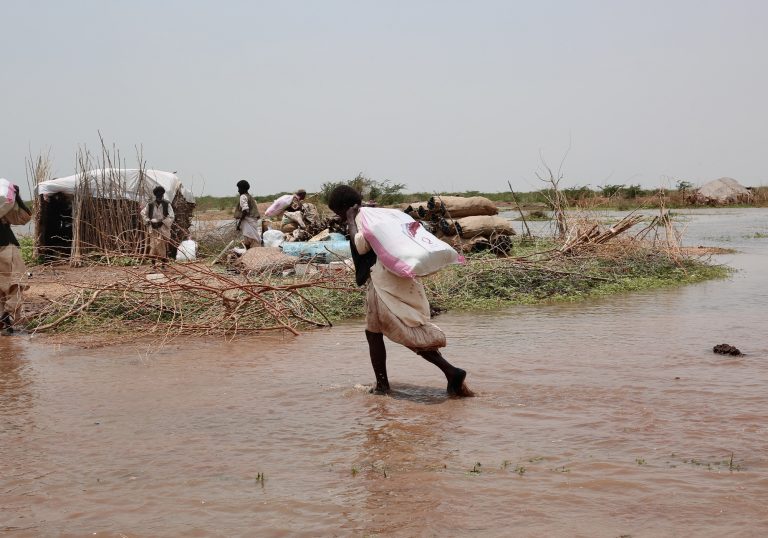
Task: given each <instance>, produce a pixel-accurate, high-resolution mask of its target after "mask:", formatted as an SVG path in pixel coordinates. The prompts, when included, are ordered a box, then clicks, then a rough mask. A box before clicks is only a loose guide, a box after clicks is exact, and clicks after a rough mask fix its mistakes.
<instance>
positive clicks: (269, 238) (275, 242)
mask: <svg viewBox="0 0 768 538" xmlns="http://www.w3.org/2000/svg"><path fill="white" fill-rule="evenodd" d="M261 237H262V240H263V241H264V246H265V247H273V248H274V247H279V246H280V245H282V244H283V241H285V234H284V233H283V232H281V231H280V230H267V231H266V232H264V234H263V235H262V236H261Z"/></svg>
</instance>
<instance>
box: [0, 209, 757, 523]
mask: <svg viewBox="0 0 768 538" xmlns="http://www.w3.org/2000/svg"><path fill="white" fill-rule="evenodd" d="M681 213H685V215H686V216H685V218H686V224H687V226H688V229H687V235H686V236H687V240H686V244H689V245H698V244H709V245H721V246H726V247H731V248H736V249H738V250H739V251H740V252H739V253H737V254H733V255H727V256H722V257H720V258H719V261H722V262H724V263H728V264H730V265H732V266H734V267H736V268H737V269H739V272H738V273H736V274H735V275H734V277H733V278H732V279H730V280H727V281H714V282H706V283H702V284H698V285H693V286H688V287H685V288H680V289H668V290H658V291H652V292H643V293H638V294H633V295H623V296H614V297H610V298H606V299H600V300H594V301H588V302H581V303H576V304H552V305H542V306H526V307H516V308H510V309H507V310H504V311H500V312H491V313H447V314H444V315H442V316H440V317H439V318H437V319H436V322H437V323H438V324H439V325H440V326H441V327H442V328H443V329H444V330H445V331H446V333H447V335H448V347H447V349H446V352H445V354H446V357H448V358H449V359H450V360H452V361H454V362H455V363H456V364H458V365H460V366H462V367H464V368H466V369H467V370H468V371H469V377H468V383H469V385H470V386H471V387H472V388H473V389H474V390H476V391H477V392H478V396H477V397H476V398H471V399H465V400H450V399H447V398H446V397H445V395H444V390H445V385H444V381H443V379H442V378H441V375H440V373H439V371H438V370H437V369H436V368H434V367H433V366H431V365H429V364H428V363H426V362H424V361H423V360H422V359H420V358H419V357H417V356H416V355H413V354H412V353H410V352H409V351H408V350H405V349H403V348H400V347H398V346H396V345H394V344H391V345H389V347H388V350H389V370H390V379H391V381H392V384H393V388H394V389H395V393H394V395H393V396H390V397H383V396H374V395H371V394H368V393H367V392H366V390H365V389H366V388H367V386H369V385H370V383H371V382H372V377H373V376H372V373H371V370H370V365H369V363H368V358H367V348H366V344H365V340H364V335H363V324H362V321H354V322H349V323H345V324H343V325H341V326H338V327H334V328H333V329H330V330H322V331H315V332H312V333H306V334H304V335H302V336H300V337H296V338H292V337H276V336H271V337H263V338H252V339H247V340H238V341H236V342H229V343H228V342H223V341H221V340H210V341H190V342H185V343H178V342H177V343H175V344H173V345H170V346H167V347H165V348H162V349H158V350H155V349H153V348H151V347H149V346H147V345H139V346H136V345H131V346H120V345H119V344H116V346H115V347H112V348H106V349H97V350H81V349H70V348H67V347H60V346H50V345H46V344H45V343H44V342H43V341H42V340H38V339H29V338H25V337H13V338H4V339H2V341H0V346H2V347H0V356H1V357H2V359H0V530H2V531H5V533H6V534H8V535H10V536H85V535H96V536H182V535H183V536H372V535H382V536H585V537H592V536H599V537H602V536H605V537H618V536H626V535H631V536H632V537H645V536H712V537H720V536H765V535H767V534H768V336H766V319H767V316H766V313H767V311H766V303H767V302H768V271H767V270H766V269H767V268H768V239H765V238H760V237H755V234H768V211H766V210H759V209H739V210H703V211H701V210H700V211H689V212H681ZM724 342H726V343H730V344H733V345H736V346H737V347H739V348H740V349H741V350H742V351H744V352H745V353H746V355H745V356H743V357H723V356H720V355H715V354H713V353H712V346H713V345H715V344H719V343H724ZM260 473H263V477H264V479H263V480H261V479H259V477H260V476H261V475H260Z"/></svg>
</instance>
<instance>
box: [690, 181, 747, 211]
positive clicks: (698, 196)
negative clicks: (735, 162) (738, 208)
mask: <svg viewBox="0 0 768 538" xmlns="http://www.w3.org/2000/svg"><path fill="white" fill-rule="evenodd" d="M751 199H752V193H751V192H750V190H749V189H748V188H746V187H745V186H744V185H742V184H741V183H739V182H738V181H736V180H735V179H733V178H730V177H721V178H720V179H713V180H712V181H710V182H708V183H705V184H704V185H703V186H702V187H701V188H700V189H698V190H697V191H696V192H695V193H694V195H693V201H694V202H696V203H698V204H708V205H724V204H738V203H746V202H749V201H750V200H751Z"/></svg>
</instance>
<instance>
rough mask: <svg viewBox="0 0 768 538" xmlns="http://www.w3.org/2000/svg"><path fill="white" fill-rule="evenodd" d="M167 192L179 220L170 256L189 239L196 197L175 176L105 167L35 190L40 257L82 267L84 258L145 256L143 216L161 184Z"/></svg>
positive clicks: (173, 228) (36, 241) (145, 170)
mask: <svg viewBox="0 0 768 538" xmlns="http://www.w3.org/2000/svg"><path fill="white" fill-rule="evenodd" d="M158 185H160V186H162V187H163V188H164V189H165V199H166V200H167V201H169V202H170V203H171V205H172V206H173V210H174V212H175V214H176V220H175V222H174V225H173V227H172V230H171V252H170V254H172V255H173V254H175V246H176V245H178V244H179V243H180V242H181V241H182V240H183V239H185V238H186V236H187V235H189V228H190V225H191V220H192V212H193V210H194V207H195V198H194V196H193V194H192V193H191V192H190V191H189V190H188V189H186V188H185V187H184V186H183V185H182V183H181V180H180V179H179V178H178V176H177V175H176V174H174V173H171V172H163V171H160V170H149V169H123V168H101V169H95V170H88V171H85V172H81V173H79V174H75V175H73V176H68V177H63V178H57V179H51V180H48V181H41V182H40V183H38V184H37V185H36V186H35V195H36V202H37V207H36V212H35V255H36V256H39V257H42V258H43V259H48V260H50V259H59V260H68V261H70V262H71V263H74V264H77V263H79V262H80V260H81V258H82V256H83V255H85V254H88V253H91V252H99V253H104V254H107V255H122V256H143V255H144V254H145V253H146V248H147V239H146V230H145V227H144V224H143V223H142V222H141V216H140V212H141V209H142V207H143V205H144V204H145V203H146V202H147V201H149V200H150V199H151V198H152V189H154V188H155V187H156V186H158Z"/></svg>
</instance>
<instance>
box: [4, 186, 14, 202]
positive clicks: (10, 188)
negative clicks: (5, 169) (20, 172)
mask: <svg viewBox="0 0 768 538" xmlns="http://www.w3.org/2000/svg"><path fill="white" fill-rule="evenodd" d="M5 199H6V200H8V203H9V204H12V203H14V202H15V201H16V189H15V188H14V186H13V183H11V182H10V181H9V182H8V193H7V194H6V195H5Z"/></svg>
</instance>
